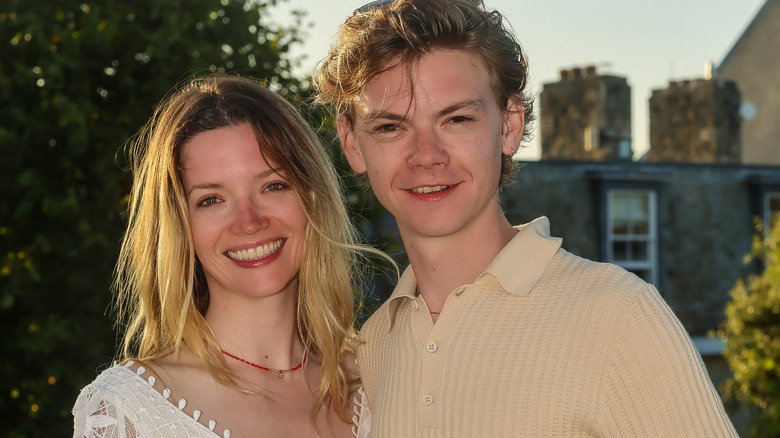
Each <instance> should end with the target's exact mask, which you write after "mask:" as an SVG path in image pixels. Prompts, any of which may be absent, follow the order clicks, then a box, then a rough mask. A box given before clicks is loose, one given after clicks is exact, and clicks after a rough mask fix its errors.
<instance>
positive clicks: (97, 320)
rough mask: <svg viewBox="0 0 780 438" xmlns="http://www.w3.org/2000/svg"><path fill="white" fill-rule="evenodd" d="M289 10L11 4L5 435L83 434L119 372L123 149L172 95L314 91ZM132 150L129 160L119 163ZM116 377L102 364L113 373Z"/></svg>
mask: <svg viewBox="0 0 780 438" xmlns="http://www.w3.org/2000/svg"><path fill="white" fill-rule="evenodd" d="M275 3H276V1H275V0H271V1H262V0H259V1H258V0H186V1H184V0H133V1H114V0H43V1H31V0H5V1H4V2H3V4H2V6H0V59H1V60H2V61H1V62H0V120H2V122H0V151H1V152H2V153H1V154H0V157H1V158H0V181H2V186H1V188H2V194H3V196H2V200H0V293H1V294H2V295H1V296H0V333H2V336H3V349H2V355H0V391H2V392H1V393H0V424H2V427H3V433H2V435H3V436H6V437H16V436H19V437H21V436H70V435H71V434H72V419H71V414H70V409H71V407H72V404H73V402H74V401H75V398H76V396H77V394H78V390H79V389H80V388H81V387H82V386H83V385H85V384H86V383H88V382H89V381H91V380H92V379H93V378H94V377H95V375H96V370H97V369H98V368H101V367H103V366H105V365H106V364H109V363H110V361H111V359H112V357H113V354H114V351H115V350H114V348H115V347H114V345H115V341H116V335H115V333H114V331H113V327H112V317H111V314H110V309H111V297H110V292H109V285H110V281H111V274H112V270H113V265H114V262H115V260H116V256H117V253H118V246H119V240H120V238H121V234H122V231H123V227H124V220H123V218H122V212H123V210H124V207H125V206H124V205H123V199H124V198H125V196H126V194H127V193H128V189H129V175H128V174H127V173H125V172H123V171H122V170H121V169H120V167H122V159H121V157H122V154H121V149H122V145H123V144H124V143H125V142H126V141H127V140H128V139H129V138H130V137H131V136H132V135H133V134H134V133H135V132H136V131H137V130H138V129H139V128H140V127H141V126H142V124H143V123H145V121H146V120H147V119H148V118H149V116H150V115H151V113H152V111H153V109H154V107H155V106H156V104H157V103H158V102H159V101H160V100H161V99H162V98H163V97H164V96H165V95H166V93H167V92H168V91H169V90H170V89H171V87H172V86H173V85H175V84H177V83H180V82H181V81H182V80H185V79H187V78H189V77H191V76H193V75H197V74H201V73H204V72H207V71H209V70H210V71H215V72H216V71H235V72H239V73H241V74H244V75H246V76H252V77H254V78H257V79H262V80H266V81H267V84H269V87H271V88H272V89H273V88H277V89H281V88H284V89H286V90H290V91H292V92H293V93H295V92H298V91H300V87H301V82H300V81H298V80H296V79H294V78H292V77H291V74H290V71H291V68H292V67H293V65H292V64H293V63H294V61H291V60H290V59H289V57H288V55H287V53H288V50H289V48H290V45H291V44H296V43H298V42H300V41H299V33H298V29H299V28H300V21H301V16H300V15H298V19H297V22H295V23H293V24H292V25H290V27H281V26H278V25H273V24H271V23H269V22H268V11H269V8H270V7H272V6H274V5H275ZM118 152H120V153H119V154H118ZM101 365H102V366H101Z"/></svg>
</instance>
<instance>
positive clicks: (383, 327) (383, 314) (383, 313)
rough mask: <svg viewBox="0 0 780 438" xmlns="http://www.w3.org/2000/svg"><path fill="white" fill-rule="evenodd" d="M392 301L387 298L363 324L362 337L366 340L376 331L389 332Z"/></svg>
mask: <svg viewBox="0 0 780 438" xmlns="http://www.w3.org/2000/svg"><path fill="white" fill-rule="evenodd" d="M390 301H391V300H390V299H387V300H385V302H384V303H382V305H381V306H379V308H378V309H376V310H375V311H374V313H372V314H371V316H369V317H368V319H367V320H366V322H365V323H363V326H362V327H361V328H360V338H361V339H363V340H366V339H367V338H370V337H371V336H374V335H375V334H376V333H379V332H387V330H389V329H390V317H389V315H388V312H389V311H388V308H389V306H390Z"/></svg>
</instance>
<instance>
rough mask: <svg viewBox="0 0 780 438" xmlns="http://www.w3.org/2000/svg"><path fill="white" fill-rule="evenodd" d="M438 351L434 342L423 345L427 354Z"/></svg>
mask: <svg viewBox="0 0 780 438" xmlns="http://www.w3.org/2000/svg"><path fill="white" fill-rule="evenodd" d="M438 349H439V344H438V343H436V341H431V342H428V343H427V344H425V350H427V351H428V353H435V352H436V350H438Z"/></svg>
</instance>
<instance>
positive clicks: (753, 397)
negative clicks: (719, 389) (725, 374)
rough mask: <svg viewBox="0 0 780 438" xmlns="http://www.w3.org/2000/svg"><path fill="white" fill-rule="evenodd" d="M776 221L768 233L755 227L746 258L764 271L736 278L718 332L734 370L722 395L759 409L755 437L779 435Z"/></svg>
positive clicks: (779, 249) (779, 238)
mask: <svg viewBox="0 0 780 438" xmlns="http://www.w3.org/2000/svg"><path fill="white" fill-rule="evenodd" d="M774 222H775V224H774V227H772V229H771V230H768V232H767V233H764V230H763V225H762V224H761V223H759V224H758V225H757V230H758V232H757V234H756V236H755V237H754V239H753V250H752V254H751V255H750V256H748V258H747V259H748V261H749V262H750V261H757V262H759V263H761V264H762V265H763V268H764V269H763V272H762V273H761V274H759V275H752V276H750V277H749V278H747V279H746V280H744V281H743V280H739V281H737V283H736V285H735V286H734V288H733V289H732V290H731V292H730V294H731V301H730V302H729V303H728V305H727V306H726V315H727V319H726V321H725V322H724V324H723V326H722V329H721V331H720V333H719V334H720V336H722V337H724V338H725V339H726V346H725V350H724V352H723V354H724V356H725V357H726V360H727V361H728V363H729V367H730V368H731V370H732V372H733V373H734V376H733V378H732V379H731V380H729V381H728V382H727V384H726V387H725V390H726V395H727V396H728V397H730V398H734V399H737V400H739V401H741V402H743V403H746V404H748V405H755V406H757V407H758V408H759V409H760V413H759V414H758V417H757V418H756V421H755V422H754V424H753V428H752V432H753V434H754V436H756V437H777V436H780V220H775V221H774Z"/></svg>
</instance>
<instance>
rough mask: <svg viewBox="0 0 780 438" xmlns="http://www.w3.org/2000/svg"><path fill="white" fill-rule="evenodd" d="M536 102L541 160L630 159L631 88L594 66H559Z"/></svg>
mask: <svg viewBox="0 0 780 438" xmlns="http://www.w3.org/2000/svg"><path fill="white" fill-rule="evenodd" d="M539 102H540V111H541V113H540V114H541V116H540V125H539V128H540V129H539V130H540V134H541V152H542V159H543V160H549V159H578V160H617V159H624V160H628V159H631V155H632V150H631V87H629V85H628V82H627V81H626V78H624V77H619V76H610V75H600V74H598V73H597V72H596V67H593V66H588V67H584V68H580V67H575V68H571V69H566V70H561V71H560V81H558V82H553V83H548V84H544V86H543V89H542V92H541V95H540V96H539Z"/></svg>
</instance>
